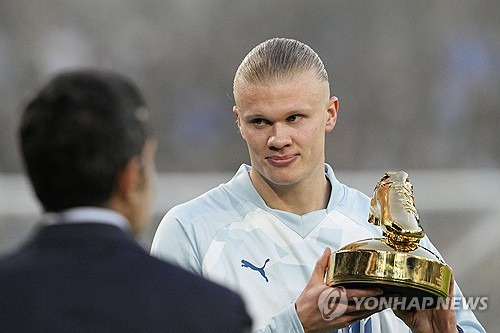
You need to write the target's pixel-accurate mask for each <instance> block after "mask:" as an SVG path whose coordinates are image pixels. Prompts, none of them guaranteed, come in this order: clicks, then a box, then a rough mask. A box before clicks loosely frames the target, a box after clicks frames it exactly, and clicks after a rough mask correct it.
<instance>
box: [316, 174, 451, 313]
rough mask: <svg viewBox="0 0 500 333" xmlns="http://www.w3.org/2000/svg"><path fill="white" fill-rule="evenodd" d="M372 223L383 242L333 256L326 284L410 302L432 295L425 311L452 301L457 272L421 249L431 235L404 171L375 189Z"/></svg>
mask: <svg viewBox="0 0 500 333" xmlns="http://www.w3.org/2000/svg"><path fill="white" fill-rule="evenodd" d="M368 222H369V223H373V224H374V225H377V226H380V227H381V228H382V235H383V237H382V238H370V239H364V240H360V241H356V242H354V243H351V244H348V245H346V246H344V247H342V248H341V249H339V250H337V251H335V252H333V253H332V254H331V256H330V261H329V267H328V273H327V277H326V283H327V285H328V286H344V287H350V288H363V287H373V288H380V289H382V290H384V294H397V295H400V296H402V297H404V298H405V299H408V298H413V297H417V298H418V299H419V300H420V301H423V298H424V297H426V298H427V299H426V301H423V302H421V303H419V304H423V305H424V308H432V307H435V306H437V304H438V299H439V298H443V299H446V298H447V297H448V292H449V286H450V279H451V275H452V274H451V268H450V267H449V266H448V265H447V264H446V263H445V262H443V261H442V260H441V259H440V258H439V257H438V256H437V255H436V254H434V253H433V252H431V251H430V250H428V249H426V248H425V247H423V246H421V245H419V242H420V239H422V238H423V237H424V236H425V233H424V230H423V229H422V227H421V226H420V222H419V216H418V213H417V210H416V209H415V204H414V196H413V186H412V184H411V183H410V180H409V178H408V174H407V173H406V172H404V171H399V172H387V173H385V174H384V176H383V177H382V178H381V179H380V181H379V182H378V184H377V186H376V187H375V190H374V193H373V197H372V199H371V204H370V213H369V216H368Z"/></svg>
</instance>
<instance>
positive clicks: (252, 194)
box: [231, 163, 346, 215]
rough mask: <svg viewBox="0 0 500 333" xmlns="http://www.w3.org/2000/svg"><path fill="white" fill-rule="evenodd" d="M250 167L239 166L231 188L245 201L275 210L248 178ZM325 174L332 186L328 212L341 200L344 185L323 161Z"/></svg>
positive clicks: (245, 165)
mask: <svg viewBox="0 0 500 333" xmlns="http://www.w3.org/2000/svg"><path fill="white" fill-rule="evenodd" d="M251 169H252V167H251V166H249V165H247V164H242V165H241V166H240V168H239V169H238V171H237V172H236V174H235V175H234V177H233V181H234V182H233V181H232V182H231V183H233V186H231V187H232V189H233V190H234V191H235V192H237V193H238V194H239V195H240V196H241V197H242V198H244V199H245V200H246V201H249V202H252V203H254V204H255V205H257V206H258V207H259V208H262V209H264V210H266V211H272V210H275V209H272V208H269V207H268V206H267V205H266V203H265V202H264V199H262V197H261V196H260V194H259V192H257V190H256V189H255V187H254V185H253V183H252V180H251V179H250V174H249V172H250V170H251ZM325 176H326V177H327V178H328V180H329V181H330V184H331V186H332V190H331V192H330V199H329V200H328V205H327V207H326V213H330V212H332V211H333V210H334V209H335V208H336V207H337V206H338V205H339V204H340V203H341V202H342V200H343V199H344V197H345V194H346V193H345V192H346V191H345V188H344V185H342V184H341V183H340V182H339V181H338V180H337V178H336V177H335V173H334V171H333V168H332V167H331V166H330V165H328V164H326V163H325ZM311 213H313V212H311ZM307 214H310V213H307ZM307 214H306V215H307Z"/></svg>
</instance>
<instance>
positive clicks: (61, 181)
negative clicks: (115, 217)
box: [19, 70, 152, 211]
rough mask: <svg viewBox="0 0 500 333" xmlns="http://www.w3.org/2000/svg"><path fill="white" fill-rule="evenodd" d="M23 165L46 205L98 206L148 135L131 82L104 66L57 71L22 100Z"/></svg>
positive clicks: (146, 114)
mask: <svg viewBox="0 0 500 333" xmlns="http://www.w3.org/2000/svg"><path fill="white" fill-rule="evenodd" d="M19 136H20V142H21V151H22V155H23V159H24V163H25V166H26V169H27V172H28V175H29V177H30V179H31V182H32V184H33V187H34V189H35V192H36V194H37V196H38V198H39V200H40V202H41V203H42V205H43V206H44V208H45V210H47V211H60V210H63V209H67V208H70V207H75V206H89V205H92V206H102V205H105V204H106V202H107V201H108V200H109V199H110V197H111V194H112V192H113V190H114V187H115V184H116V180H117V176H118V174H119V172H120V171H121V169H122V168H123V166H124V165H125V164H126V163H127V161H129V160H130V159H131V158H132V157H134V156H139V155H140V153H141V151H142V148H143V147H144V144H145V142H146V140H147V139H148V138H150V137H151V136H152V131H151V127H150V121H149V112H148V110H147V109H146V108H145V101H144V98H143V96H142V95H141V93H140V91H139V90H138V88H137V87H136V86H135V85H134V84H133V83H132V82H130V81H129V80H128V79H126V78H124V77H122V76H120V75H118V74H115V73H109V72H98V71H89V70H80V71H73V72H66V73H62V74H60V75H57V76H56V77H54V78H53V79H52V80H50V81H49V82H48V83H47V84H46V85H45V86H43V87H42V89H41V90H40V91H39V92H38V94H37V95H36V96H35V97H34V98H33V99H32V100H31V101H30V102H29V103H28V104H27V106H26V108H25V110H24V112H23V115H22V119H21V124H20V128H19Z"/></svg>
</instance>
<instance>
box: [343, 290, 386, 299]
mask: <svg viewBox="0 0 500 333" xmlns="http://www.w3.org/2000/svg"><path fill="white" fill-rule="evenodd" d="M345 293H346V297H347V299H348V300H350V299H353V298H357V299H360V298H366V297H376V296H381V295H382V294H383V293H384V291H383V290H382V289H380V288H363V289H352V288H346V289H345Z"/></svg>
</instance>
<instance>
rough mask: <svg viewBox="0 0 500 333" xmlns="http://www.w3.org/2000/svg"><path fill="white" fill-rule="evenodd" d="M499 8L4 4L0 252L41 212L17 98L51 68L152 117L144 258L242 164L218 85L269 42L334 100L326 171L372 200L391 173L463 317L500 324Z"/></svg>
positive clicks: (0, 5)
mask: <svg viewBox="0 0 500 333" xmlns="http://www.w3.org/2000/svg"><path fill="white" fill-rule="evenodd" d="M499 13H500V2H498V1H497V0H483V1H479V0H440V1H437V0H435V1H430V0H425V1H409V0H407V1H395V0H393V1H389V0H387V1H383V0H379V1H369V2H368V1H348V0H341V1H331V0H317V1H305V0H304V1H296V0H268V1H263V0H240V1H229V0H203V1H202V0H171V1H164V0H142V1H133V0H86V1H77V0H2V1H1V2H0V254H3V253H5V252H7V251H10V250H11V249H13V248H15V247H16V246H19V244H21V243H22V241H23V240H24V239H25V238H26V237H27V235H28V234H29V232H30V230H31V229H32V228H33V226H34V225H35V220H36V218H37V215H38V214H39V207H38V205H37V203H36V201H35V199H34V197H33V195H32V193H31V189H30V187H29V185H28V184H27V182H26V179H25V178H24V176H23V175H22V173H21V172H22V165H21V162H20V158H19V155H18V152H17V141H16V126H17V123H18V119H19V110H20V108H21V105H22V101H23V100H25V99H26V98H27V96H29V95H30V94H31V93H33V91H34V90H35V89H36V88H37V87H38V86H39V85H40V84H41V83H42V82H44V81H45V80H46V79H47V78H48V77H50V76H51V75H53V74H54V73H57V72H58V71H60V70H63V69H65V68H74V67H93V68H101V69H111V70H116V71H119V72H121V73H124V74H126V75H127V76H129V77H131V78H132V79H133V80H135V82H136V83H137V84H138V85H139V87H140V88H141V89H142V90H143V91H144V92H145V95H146V98H147V99H148V101H149V105H150V108H151V109H152V110H153V112H154V118H155V124H156V130H157V135H158V139H159V152H158V159H157V166H158V170H159V172H160V174H159V177H158V184H157V195H156V202H155V207H154V215H153V217H152V224H151V226H150V228H149V229H148V230H147V232H146V233H145V234H144V235H142V237H141V239H140V241H141V242H142V244H143V245H144V246H145V247H146V248H148V247H149V245H150V243H151V238H152V235H153V233H154V230H155V228H156V226H157V224H158V222H159V220H160V219H161V216H162V215H163V214H164V213H165V212H166V211H167V210H168V209H169V208H170V207H172V206H173V205H174V204H177V203H180V202H182V201H185V200H188V199H190V198H192V197H194V196H195V195H198V194H200V193H202V192H203V191H205V190H206V189H208V188H210V187H212V186H215V185H217V184H219V183H221V182H224V181H226V180H228V179H229V178H230V177H231V175H232V172H234V171H235V170H236V168H237V167H238V166H239V165H240V164H241V163H242V162H247V161H248V156H247V153H246V148H245V144H244V142H243V140H242V139H241V138H240V136H239V135H238V131H237V130H236V126H235V125H234V119H235V118H234V116H233V115H232V112H231V108H232V105H233V102H232V79H233V75H234V72H235V70H236V68H237V66H238V64H239V62H240V61H241V60H242V58H243V57H244V56H245V54H246V53H247V52H248V51H249V50H250V49H251V48H252V47H253V46H255V45H256V44H258V43H259V42H261V41H263V40H265V39H267V38H271V37H292V38H296V39H298V40H301V41H303V42H305V43H307V44H309V45H310V46H311V47H313V48H314V49H315V50H316V51H317V52H318V54H319V55H320V57H321V58H322V59H323V61H324V63H325V66H326V67H327V70H328V72H329V75H330V79H331V84H332V93H333V94H335V95H336V96H338V97H339V99H340V115H339V120H338V122H337V127H336V128H335V130H334V132H333V133H331V134H330V135H329V136H328V137H327V145H328V148H327V161H328V162H329V163H331V164H332V165H333V166H334V168H335V169H336V170H337V174H338V177H339V178H340V179H341V180H343V181H344V182H345V183H347V184H349V185H351V186H354V187H357V188H359V189H361V190H362V191H363V192H365V193H367V194H369V195H370V194H371V191H372V188H373V186H374V185H375V183H376V182H377V181H378V179H379V178H380V176H381V175H382V173H383V172H384V171H385V170H389V169H393V170H394V169H404V170H406V171H408V172H409V174H410V177H411V179H412V182H413V184H414V186H415V196H416V204H417V208H418V209H419V213H420V215H421V217H422V222H423V225H424V228H425V229H426V231H427V233H428V234H429V235H430V238H431V239H432V240H433V241H434V243H435V244H436V246H437V247H438V248H439V249H440V251H441V253H442V254H443V256H444V257H445V259H446V260H447V261H448V263H449V264H450V265H451V266H452V267H453V268H454V271H455V276H456V278H457V280H458V281H459V284H460V286H461V287H462V290H463V291H464V293H465V294H466V295H468V296H488V297H489V303H488V310H486V311H477V312H476V315H477V317H478V318H479V319H480V320H481V322H482V323H483V325H485V327H486V329H487V330H493V329H494V328H495V327H500V318H499V317H498V316H497V315H496V311H495V310H494V309H496V307H497V306H498V305H499V304H500V292H499V291H498V290H500V280H499V279H498V278H497V276H499V274H500V261H499V260H498V253H499V252H500V242H499V241H498V232H497V231H498V228H499V227H498V217H499V216H500V131H499V129H498V127H499V125H500V112H499V111H500V110H499V107H500V92H499V87H500V38H499V36H500V17H499Z"/></svg>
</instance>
